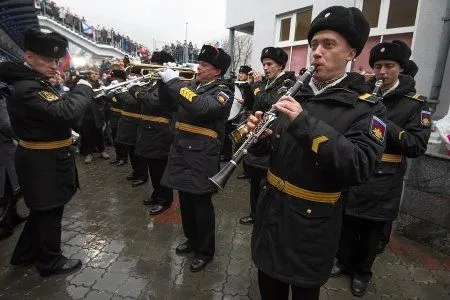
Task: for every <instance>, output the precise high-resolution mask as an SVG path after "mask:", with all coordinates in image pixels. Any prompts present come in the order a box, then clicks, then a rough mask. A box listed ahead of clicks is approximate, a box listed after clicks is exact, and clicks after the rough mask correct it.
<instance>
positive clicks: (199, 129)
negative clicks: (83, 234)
mask: <svg viewBox="0 0 450 300" xmlns="http://www.w3.org/2000/svg"><path fill="white" fill-rule="evenodd" d="M198 61H199V66H198V70H197V71H198V74H197V78H196V80H193V81H191V82H190V83H186V82H183V81H181V80H180V79H178V74H177V72H175V71H173V70H171V69H167V70H165V71H164V72H161V73H160V75H161V77H162V80H163V81H164V82H165V88H166V89H167V91H168V92H169V94H170V96H171V97H172V98H173V99H174V100H175V104H176V105H177V107H178V111H177V112H176V113H174V115H173V118H174V120H175V131H174V136H173V142H172V146H171V148H170V153H169V161H168V164H167V167H166V170H165V172H164V175H163V178H162V181H161V184H163V185H165V186H168V187H171V188H173V189H176V190H178V193H179V197H180V208H181V216H182V220H183V230H184V234H185V236H186V238H187V241H186V242H184V243H182V244H181V245H178V247H177V248H176V253H178V254H184V253H188V252H191V251H193V252H194V255H195V256H194V260H193V261H192V263H191V267H190V269H191V271H192V272H197V271H200V270H202V269H203V268H204V267H205V266H206V264H207V263H208V262H210V261H211V259H212V258H213V256H214V250H215V217H214V207H213V205H212V202H211V198H212V194H213V192H214V191H215V188H214V187H213V185H212V184H211V183H210V182H209V180H208V177H212V176H213V175H214V174H216V173H217V172H218V170H219V155H220V149H221V144H222V140H223V135H224V133H225V122H226V120H227V118H228V115H229V113H230V109H231V102H232V101H233V88H234V85H232V84H230V83H229V81H227V80H224V79H222V78H221V77H222V76H223V75H224V74H225V72H226V71H227V69H228V67H229V66H230V62H231V58H230V56H229V55H228V54H227V53H225V51H223V49H221V48H218V49H216V48H214V47H212V46H209V45H204V46H203V47H202V50H201V51H200V54H199V56H198Z"/></svg>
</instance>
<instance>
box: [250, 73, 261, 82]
mask: <svg viewBox="0 0 450 300" xmlns="http://www.w3.org/2000/svg"><path fill="white" fill-rule="evenodd" d="M252 77H253V82H261V81H262V74H261V73H259V72H258V71H252Z"/></svg>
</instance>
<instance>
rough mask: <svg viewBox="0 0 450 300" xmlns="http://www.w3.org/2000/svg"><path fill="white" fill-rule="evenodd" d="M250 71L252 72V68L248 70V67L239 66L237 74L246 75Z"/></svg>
mask: <svg viewBox="0 0 450 300" xmlns="http://www.w3.org/2000/svg"><path fill="white" fill-rule="evenodd" d="M251 70H252V68H250V67H249V66H241V67H240V68H239V73H245V74H248V73H249V72H250V71H251Z"/></svg>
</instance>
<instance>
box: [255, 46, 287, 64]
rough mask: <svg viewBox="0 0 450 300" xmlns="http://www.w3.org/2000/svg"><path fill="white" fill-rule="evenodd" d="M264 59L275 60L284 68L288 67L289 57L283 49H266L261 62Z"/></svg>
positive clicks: (262, 52) (263, 51)
mask: <svg viewBox="0 0 450 300" xmlns="http://www.w3.org/2000/svg"><path fill="white" fill-rule="evenodd" d="M264 58H270V59H273V60H274V61H275V62H276V63H277V64H279V65H280V66H282V67H283V69H284V67H285V66H286V63H287V60H288V55H287V53H286V52H284V50H283V49H281V48H275V47H266V48H264V49H263V50H262V51H261V62H262V61H263V59H264Z"/></svg>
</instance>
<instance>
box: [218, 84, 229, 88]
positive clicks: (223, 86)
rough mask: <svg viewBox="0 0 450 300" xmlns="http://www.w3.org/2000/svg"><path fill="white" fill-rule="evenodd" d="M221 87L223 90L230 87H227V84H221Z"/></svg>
mask: <svg viewBox="0 0 450 300" xmlns="http://www.w3.org/2000/svg"><path fill="white" fill-rule="evenodd" d="M219 87H220V88H223V89H227V88H229V87H228V85H225V84H219Z"/></svg>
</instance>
